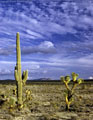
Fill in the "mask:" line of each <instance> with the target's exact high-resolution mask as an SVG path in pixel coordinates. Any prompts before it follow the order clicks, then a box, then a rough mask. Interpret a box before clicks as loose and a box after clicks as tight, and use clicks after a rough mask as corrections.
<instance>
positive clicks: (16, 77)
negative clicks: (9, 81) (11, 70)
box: [15, 70, 18, 81]
mask: <svg viewBox="0 0 93 120" xmlns="http://www.w3.org/2000/svg"><path fill="white" fill-rule="evenodd" d="M15 79H16V81H18V72H17V70H15Z"/></svg>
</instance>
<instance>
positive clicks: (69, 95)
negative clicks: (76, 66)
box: [61, 72, 83, 110]
mask: <svg viewBox="0 0 93 120" xmlns="http://www.w3.org/2000/svg"><path fill="white" fill-rule="evenodd" d="M78 76H79V75H78V74H76V73H74V72H72V82H73V85H72V88H70V87H69V85H68V84H69V82H70V81H71V79H70V76H69V75H67V76H65V77H64V76H62V77H61V81H62V82H64V84H65V86H66V88H67V91H66V98H65V99H66V110H69V107H70V104H71V103H72V101H73V95H74V89H75V88H76V86H77V85H79V84H81V83H82V81H83V79H82V78H79V79H77V77H78Z"/></svg>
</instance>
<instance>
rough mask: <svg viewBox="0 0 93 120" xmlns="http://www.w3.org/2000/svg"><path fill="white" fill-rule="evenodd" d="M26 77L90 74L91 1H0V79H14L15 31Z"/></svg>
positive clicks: (92, 71)
mask: <svg viewBox="0 0 93 120" xmlns="http://www.w3.org/2000/svg"><path fill="white" fill-rule="evenodd" d="M17 32H19V33H20V44H21V60H22V71H23V70H27V69H28V71H29V76H28V79H38V78H50V79H54V80H55V79H60V76H65V75H68V74H69V75H70V74H71V72H76V73H78V74H79V77H80V78H84V79H88V78H90V77H92V76H93V0H0V79H1V80H4V79H14V67H15V65H16V33H17Z"/></svg>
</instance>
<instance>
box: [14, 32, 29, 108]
mask: <svg viewBox="0 0 93 120" xmlns="http://www.w3.org/2000/svg"><path fill="white" fill-rule="evenodd" d="M27 77H28V71H27V70H26V71H23V74H22V75H21V49H20V36H19V33H17V35H16V66H15V80H16V85H17V104H18V109H21V108H22V107H23V99H22V94H23V93H22V88H23V85H25V83H26V80H27Z"/></svg>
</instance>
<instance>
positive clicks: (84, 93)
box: [0, 82, 93, 120]
mask: <svg viewBox="0 0 93 120" xmlns="http://www.w3.org/2000/svg"><path fill="white" fill-rule="evenodd" d="M70 86H71V84H70ZM15 88H16V84H12V83H11V84H10V83H8V84H4V83H3V84H2V83H0V120H93V82H86V83H83V84H81V85H79V86H78V87H77V88H76V89H75V95H74V101H73V102H72V104H71V106H70V111H66V110H65V94H64V93H65V92H64V91H65V90H66V88H65V86H64V84H62V83H61V82H43V83H42V82H41V83H40V82H38V83H37V82H36V83H35V82H34V83H28V84H27V85H26V86H25V87H23V99H25V97H26V95H25V91H26V90H27V89H29V90H31V94H30V96H31V99H30V100H28V101H26V102H25V105H24V108H23V109H22V110H21V111H18V110H17V108H16V106H15V108H13V109H12V110H10V107H9V103H8V101H6V102H3V101H2V95H5V96H6V98H10V97H13V98H15V99H16V95H13V89H15ZM3 99H4V98H3Z"/></svg>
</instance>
